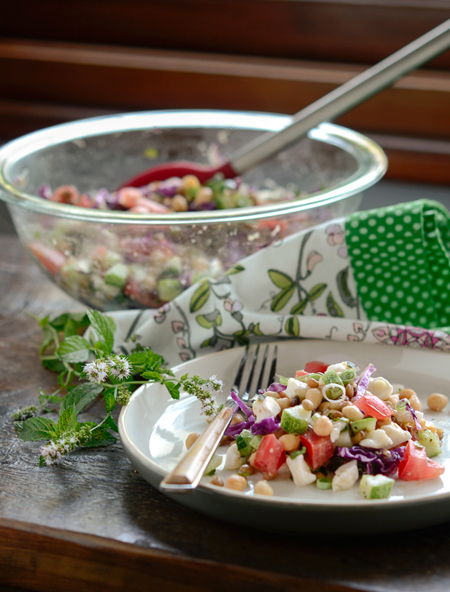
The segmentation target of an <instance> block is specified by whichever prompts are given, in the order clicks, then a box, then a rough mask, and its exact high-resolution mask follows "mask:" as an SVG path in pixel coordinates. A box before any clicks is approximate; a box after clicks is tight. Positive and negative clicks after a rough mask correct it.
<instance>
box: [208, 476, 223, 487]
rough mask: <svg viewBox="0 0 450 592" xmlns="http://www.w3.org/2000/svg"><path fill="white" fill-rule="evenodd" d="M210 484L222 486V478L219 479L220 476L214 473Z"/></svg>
mask: <svg viewBox="0 0 450 592" xmlns="http://www.w3.org/2000/svg"><path fill="white" fill-rule="evenodd" d="M210 483H211V485H217V487H223V479H221V478H220V477H218V476H217V475H214V476H213V477H212V478H211V481H210Z"/></svg>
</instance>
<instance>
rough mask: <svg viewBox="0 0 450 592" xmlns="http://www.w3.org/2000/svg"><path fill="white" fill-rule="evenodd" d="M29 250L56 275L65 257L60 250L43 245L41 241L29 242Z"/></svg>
mask: <svg viewBox="0 0 450 592" xmlns="http://www.w3.org/2000/svg"><path fill="white" fill-rule="evenodd" d="M29 247H30V249H31V252H32V253H33V255H34V256H35V257H37V258H38V259H39V261H40V262H41V263H42V265H44V266H45V267H46V268H47V269H48V270H49V272H50V273H51V274H52V275H56V274H57V273H58V271H59V270H60V269H61V267H62V266H63V265H64V263H65V262H66V257H65V255H63V254H62V253H61V252H60V251H57V250H56V249H53V248H52V247H48V246H47V245H43V244H42V243H30V245H29Z"/></svg>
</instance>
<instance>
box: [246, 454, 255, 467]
mask: <svg viewBox="0 0 450 592" xmlns="http://www.w3.org/2000/svg"><path fill="white" fill-rule="evenodd" d="M255 457H256V452H253V453H252V454H251V455H250V456H249V458H248V461H247V463H248V464H249V465H250V466H252V467H253V463H254V462H255Z"/></svg>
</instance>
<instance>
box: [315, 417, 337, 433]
mask: <svg viewBox="0 0 450 592" xmlns="http://www.w3.org/2000/svg"><path fill="white" fill-rule="evenodd" d="M313 430H314V432H315V433H316V434H317V435H318V436H329V435H330V434H331V432H332V431H333V422H332V421H331V419H330V418H328V417H326V416H325V415H321V416H320V417H318V418H317V419H316V421H315V422H314V427H313Z"/></svg>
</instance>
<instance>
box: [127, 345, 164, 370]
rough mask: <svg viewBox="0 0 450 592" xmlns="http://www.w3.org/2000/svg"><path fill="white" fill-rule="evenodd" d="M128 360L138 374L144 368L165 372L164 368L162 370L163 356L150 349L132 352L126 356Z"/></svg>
mask: <svg viewBox="0 0 450 592" xmlns="http://www.w3.org/2000/svg"><path fill="white" fill-rule="evenodd" d="M128 361H129V362H130V364H131V365H132V366H133V369H134V371H135V372H139V373H140V374H141V373H142V372H144V371H145V370H146V371H148V372H162V371H164V372H167V370H166V369H165V368H164V370H163V366H164V364H165V360H164V358H163V357H162V356H160V355H158V354H155V353H154V352H152V350H151V349H146V350H144V351H139V352H134V353H132V354H131V355H130V356H129V357H128Z"/></svg>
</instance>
